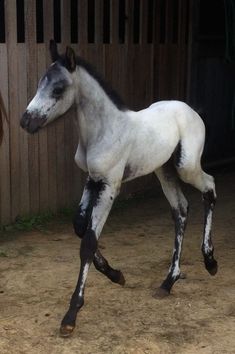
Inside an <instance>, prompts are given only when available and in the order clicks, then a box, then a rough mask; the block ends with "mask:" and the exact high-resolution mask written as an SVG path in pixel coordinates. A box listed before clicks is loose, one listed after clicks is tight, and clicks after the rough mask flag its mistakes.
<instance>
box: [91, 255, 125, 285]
mask: <svg viewBox="0 0 235 354" xmlns="http://www.w3.org/2000/svg"><path fill="white" fill-rule="evenodd" d="M93 263H94V266H95V268H96V269H97V270H98V271H99V272H101V273H102V274H104V275H106V277H108V278H109V279H110V280H111V281H112V282H113V283H117V284H120V285H125V278H124V276H123V274H122V272H121V271H120V270H116V269H113V268H112V267H110V265H109V264H108V262H107V260H106V259H105V258H104V257H103V256H102V254H101V253H100V251H99V250H97V251H96V253H95V257H94V261H93Z"/></svg>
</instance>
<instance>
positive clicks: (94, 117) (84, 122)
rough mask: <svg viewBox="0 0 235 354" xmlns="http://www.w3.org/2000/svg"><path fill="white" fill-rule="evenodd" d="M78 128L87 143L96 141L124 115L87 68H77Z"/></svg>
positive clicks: (82, 138) (81, 137)
mask: <svg viewBox="0 0 235 354" xmlns="http://www.w3.org/2000/svg"><path fill="white" fill-rule="evenodd" d="M77 87H78V90H77V97H76V103H77V107H78V117H77V119H78V126H79V127H78V129H79V137H80V141H81V140H82V141H83V143H84V144H85V145H87V144H89V143H93V142H95V141H96V140H97V139H100V137H102V136H103V135H104V134H105V131H107V130H109V129H111V128H112V127H113V126H116V125H117V124H118V122H120V120H121V118H122V117H123V115H124V112H122V111H120V110H119V109H118V108H117V107H116V106H115V104H114V103H113V102H112V100H111V99H110V98H109V97H108V95H107V94H106V93H105V91H104V90H103V88H102V87H101V86H100V84H99V83H98V81H97V80H96V79H95V78H94V77H93V76H92V75H90V74H89V73H88V72H87V71H86V69H84V68H82V67H79V68H77Z"/></svg>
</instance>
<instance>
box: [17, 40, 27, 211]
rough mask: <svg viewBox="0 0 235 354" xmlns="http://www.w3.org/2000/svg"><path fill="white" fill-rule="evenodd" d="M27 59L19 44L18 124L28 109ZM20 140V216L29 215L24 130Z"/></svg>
mask: <svg viewBox="0 0 235 354" xmlns="http://www.w3.org/2000/svg"><path fill="white" fill-rule="evenodd" d="M26 61H27V58H26V45H25V43H19V44H18V75H17V81H18V83H19V112H18V115H19V116H18V124H19V119H20V117H21V115H22V114H23V113H24V111H25V109H26V107H27V62H26ZM19 138H20V210H19V212H20V215H25V214H29V211H30V193H29V151H28V138H29V135H28V133H27V132H26V131H24V130H23V129H22V128H19Z"/></svg>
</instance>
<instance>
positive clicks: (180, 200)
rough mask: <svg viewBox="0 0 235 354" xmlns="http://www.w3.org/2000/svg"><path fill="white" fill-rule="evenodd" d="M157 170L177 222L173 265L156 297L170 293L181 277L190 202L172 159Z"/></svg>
mask: <svg viewBox="0 0 235 354" xmlns="http://www.w3.org/2000/svg"><path fill="white" fill-rule="evenodd" d="M155 172H156V175H157V177H158V178H159V180H160V183H161V186H162V189H163V192H164V194H165V196H166V198H167V200H168V201H169V203H170V205H171V209H172V216H173V219H174V222H175V246H174V251H173V257H172V262H171V266H170V269H169V272H168V275H167V277H166V279H165V280H164V281H163V283H162V284H161V286H160V288H158V289H157V291H156V293H155V295H154V297H164V296H166V295H169V293H170V290H171V288H172V286H173V285H174V283H175V282H176V281H177V280H178V279H179V277H180V255H181V249H182V242H183V237H184V231H185V227H186V220H187V214H188V202H187V200H186V199H185V197H184V195H183V193H182V190H181V188H180V185H179V180H178V177H177V173H176V171H175V169H174V167H173V166H172V165H171V161H169V162H168V163H167V164H166V165H165V166H163V167H162V168H161V169H158V170H157V171H155Z"/></svg>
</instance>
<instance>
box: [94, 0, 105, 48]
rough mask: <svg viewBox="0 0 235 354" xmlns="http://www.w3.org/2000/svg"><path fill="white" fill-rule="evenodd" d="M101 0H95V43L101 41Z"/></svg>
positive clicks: (102, 3)
mask: <svg viewBox="0 0 235 354" xmlns="http://www.w3.org/2000/svg"><path fill="white" fill-rule="evenodd" d="M103 5H104V2H103V0H95V43H100V44H101V43H103V11H104V9H103Z"/></svg>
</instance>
